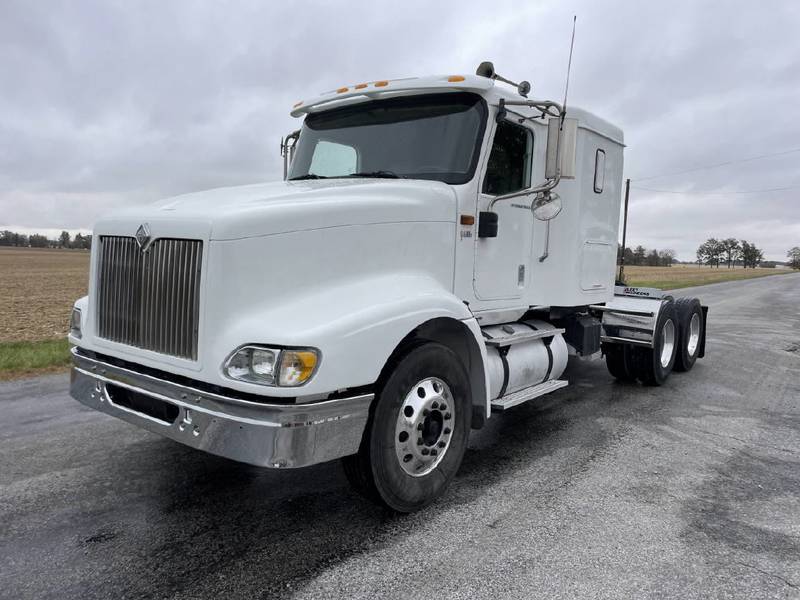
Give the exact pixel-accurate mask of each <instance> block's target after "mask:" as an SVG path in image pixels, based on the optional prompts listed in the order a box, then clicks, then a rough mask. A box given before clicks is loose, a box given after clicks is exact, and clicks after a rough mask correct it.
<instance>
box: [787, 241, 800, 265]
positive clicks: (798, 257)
mask: <svg viewBox="0 0 800 600" xmlns="http://www.w3.org/2000/svg"><path fill="white" fill-rule="evenodd" d="M786 256H787V257H788V258H789V266H790V267H792V268H793V269H800V246H795V247H794V248H792V249H791V250H789V251H788V252H787V253H786Z"/></svg>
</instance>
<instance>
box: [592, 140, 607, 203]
mask: <svg viewBox="0 0 800 600" xmlns="http://www.w3.org/2000/svg"><path fill="white" fill-rule="evenodd" d="M605 182H606V153H605V152H604V151H603V150H600V149H599V148H598V149H597V153H596V154H595V156H594V193H595V194H602V193H603V184H605Z"/></svg>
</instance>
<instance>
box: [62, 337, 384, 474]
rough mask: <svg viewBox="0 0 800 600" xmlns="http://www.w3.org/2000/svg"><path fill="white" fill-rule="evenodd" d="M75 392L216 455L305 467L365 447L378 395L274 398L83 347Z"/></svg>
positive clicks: (111, 411)
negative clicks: (129, 363) (194, 382)
mask: <svg viewBox="0 0 800 600" xmlns="http://www.w3.org/2000/svg"><path fill="white" fill-rule="evenodd" d="M72 355H73V365H74V366H73V369H72V374H71V381H70V394H71V395H72V397H73V398H75V399H76V400H78V401H79V402H81V403H82V404H85V405H86V406H88V407H90V408H93V409H95V410H98V411H100V412H103V413H106V414H109V415H112V416H114V417H117V418H119V419H122V420H123V421H127V422H128V423H132V424H133V425H137V426H138V427H141V428H143V429H146V430H148V431H152V432H153V433H158V434H160V435H163V436H165V437H168V438H170V439H172V440H175V441H177V442H180V443H182V444H185V445H187V446H191V447H192V448H196V449H198V450H203V451H205V452H209V453H211V454H216V455H218V456H223V457H225V458H230V459H232V460H237V461H240V462H245V463H249V464H253V465H257V466H262V467H272V468H293V467H304V466H308V465H313V464H316V463H321V462H325V461H328V460H333V459H336V458H340V457H342V456H347V455H349V454H354V453H356V452H357V451H358V448H359V445H360V444H361V439H362V436H363V433H364V429H365V427H366V424H367V419H368V416H369V407H370V404H371V402H372V399H373V398H374V395H373V394H359V395H355V396H351V397H346V398H337V399H335V400H324V401H320V402H308V403H305V404H269V403H261V402H254V401H248V400H241V399H238V398H231V397H227V396H223V395H219V394H213V393H210V392H205V391H202V390H199V389H196V388H192V387H187V386H184V385H179V384H176V383H173V382H170V381H165V380H162V379H158V378H156V377H153V376H151V375H146V374H144V373H138V372H136V371H133V370H131V369H127V368H123V367H118V366H115V365H111V364H109V363H105V362H103V361H101V360H97V359H93V358H88V357H86V356H83V355H81V354H78V353H77V352H76V351H75V350H74V349H73V352H72Z"/></svg>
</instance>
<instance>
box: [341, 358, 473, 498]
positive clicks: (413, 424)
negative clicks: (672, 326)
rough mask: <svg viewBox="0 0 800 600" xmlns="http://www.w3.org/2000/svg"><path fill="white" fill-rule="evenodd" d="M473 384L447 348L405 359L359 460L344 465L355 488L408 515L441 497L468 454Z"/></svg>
mask: <svg viewBox="0 0 800 600" xmlns="http://www.w3.org/2000/svg"><path fill="white" fill-rule="evenodd" d="M468 381H469V378H468V376H467V372H466V370H465V368H464V366H463V365H462V363H461V361H460V360H459V359H458V357H457V356H456V354H455V353H454V352H453V351H452V350H450V349H449V348H447V347H446V346H443V345H442V344H437V343H426V344H424V345H422V346H419V347H417V348H415V349H414V350H412V351H411V352H409V353H408V354H407V355H406V356H405V357H404V358H402V359H401V360H400V361H399V362H398V363H397V364H396V366H395V368H394V370H393V371H392V373H391V374H390V375H389V377H388V378H387V379H386V382H385V383H384V384H383V386H382V389H381V390H380V391H379V393H378V397H377V398H376V400H375V405H374V407H373V410H372V414H371V416H370V420H369V422H368V424H367V429H366V431H365V433H364V439H363V440H362V443H361V448H360V449H359V452H358V454H356V455H354V456H348V457H346V458H345V459H343V463H344V469H345V474H346V475H347V478H348V479H349V480H350V482H351V484H353V487H355V488H356V490H358V491H359V492H361V493H362V494H364V495H365V496H367V497H369V498H370V499H372V500H375V501H377V502H379V503H380V504H383V505H385V506H387V507H388V508H390V509H392V510H394V511H397V512H401V513H409V512H413V511H415V510H419V509H421V508H423V507H425V506H427V505H428V504H430V503H431V502H433V501H434V500H435V499H436V498H438V497H439V496H441V495H442V493H444V491H445V490H446V489H447V486H448V485H449V484H450V482H451V481H452V480H453V478H454V477H455V474H456V472H457V471H458V468H459V466H460V465H461V460H462V459H463V457H464V452H465V450H466V447H467V438H468V435H469V426H470V418H471V406H472V398H471V394H470V389H469V385H468Z"/></svg>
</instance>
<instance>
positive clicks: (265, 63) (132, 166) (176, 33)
mask: <svg viewBox="0 0 800 600" xmlns="http://www.w3.org/2000/svg"><path fill="white" fill-rule="evenodd" d="M573 13H577V14H578V34H577V40H576V50H575V59H574V64H573V74H572V83H571V86H570V103H572V104H576V105H580V106H583V107H585V108H588V109H590V110H592V111H594V112H597V113H598V114H600V115H601V116H603V117H605V118H607V119H609V120H610V121H612V122H614V123H617V124H619V125H620V126H621V127H622V128H623V129H624V130H625V135H626V141H627V143H628V148H627V150H626V176H629V177H631V178H633V180H634V190H633V194H632V203H631V217H630V234H629V239H630V241H631V243H633V244H637V243H642V244H644V245H647V246H650V247H661V248H664V247H671V248H674V249H676V250H677V251H678V253H679V256H680V257H681V258H683V259H691V258H692V257H693V254H694V249H695V248H696V246H697V244H698V243H699V242H700V241H702V240H703V239H705V238H706V237H709V236H728V235H734V236H738V237H743V238H747V239H750V240H752V241H755V242H756V243H758V244H759V245H761V246H762V247H764V248H765V249H766V252H767V255H768V257H769V258H773V259H781V258H783V255H784V253H785V251H786V249H787V248H788V247H790V246H794V245H797V244H800V205H798V203H797V202H796V201H795V199H796V198H797V197H798V195H799V194H800V188H797V189H794V190H789V191H784V192H773V193H763V194H752V195H740V194H730V195H724V194H723V193H724V192H732V191H737V190H739V191H741V190H754V189H755V190H758V189H766V188H773V187H793V186H794V187H797V186H800V170H798V169H797V165H798V164H800V153H797V154H790V155H785V156H782V157H775V158H772V159H766V160H761V161H752V162H747V163H741V164H737V165H731V166H727V167H720V168H717V169H709V170H704V171H697V172H693V173H687V174H683V175H676V176H670V177H662V178H657V179H649V180H647V181H642V182H641V184H639V183H637V181H636V178H637V177H645V176H649V175H657V174H661V173H670V172H673V171H680V170H684V169H687V168H691V167H693V166H700V165H706V164H713V163H717V162H722V161H725V160H735V159H739V158H746V157H749V156H754V155H759V154H765V153H769V152H775V151H780V150H784V149H788V148H795V147H800V123H799V122H798V120H797V119H796V118H795V115H796V113H797V109H796V107H797V106H798V105H800V41H799V40H798V36H797V35H796V31H797V30H798V27H799V26H800V5H798V4H797V3H794V2H790V1H788V0H787V1H785V2H781V3H779V2H769V3H767V4H766V5H759V6H756V5H753V4H752V3H749V2H728V3H724V4H720V3H699V2H688V1H687V2H670V3H651V2H646V3H645V2H633V1H629V2H603V3H599V2H590V1H587V2H570V3H565V2H555V1H554V2H549V3H535V4H534V3H521V2H518V3H512V2H494V3H484V2H474V3H467V2H436V3H431V2H419V1H411V2H404V3H397V2H358V3H351V4H350V5H348V6H347V7H341V6H338V5H336V4H334V3H325V2H306V3H303V4H296V3H293V4H291V5H290V4H289V3H267V2H260V1H255V0H253V1H250V2H248V1H246V0H243V1H240V2H235V3H224V4H223V3H218V4H211V3H199V2H188V1H187V2H168V3H164V2H135V3H132V2H116V3H115V2H91V1H83V2H80V3H77V2H66V1H64V2H48V3H36V2H27V1H20V2H9V0H3V1H2V3H0V81H2V93H0V227H6V226H15V227H24V228H27V229H31V228H38V229H46V228H61V227H65V228H70V229H78V228H90V227H91V224H92V222H93V221H94V220H95V219H96V218H97V217H98V216H99V215H100V214H102V213H103V212H105V211H107V210H109V209H112V208H113V207H116V206H121V205H125V204H130V203H139V202H146V201H150V200H154V199H157V198H159V197H163V196H168V195H172V194H176V193H181V192H186V191H192V190H199V189H203V188H208V187H219V186H223V185H235V184H239V183H248V182H253V181H261V180H267V179H274V178H277V177H279V176H280V169H281V167H280V159H279V157H278V152H277V149H278V148H277V146H278V140H279V138H280V136H281V135H282V134H284V133H286V132H288V131H290V130H291V129H294V128H295V127H296V125H297V122H296V121H295V120H293V119H291V118H290V117H289V116H288V110H289V107H290V106H291V105H292V104H293V103H294V102H295V101H296V100H298V99H300V98H304V97H309V96H313V95H315V94H317V93H319V92H321V91H323V90H328V89H332V88H335V87H337V86H339V85H342V84H347V83H353V82H356V81H361V80H371V79H378V78H393V77H402V76H408V75H421V74H427V73H450V72H453V73H458V72H472V71H473V70H474V68H475V66H476V65H477V64H478V63H479V62H480V61H481V60H486V59H491V60H493V61H494V62H495V64H496V65H497V67H498V70H499V71H500V72H501V73H504V74H507V75H508V76H509V77H518V78H528V79H530V80H531V81H532V82H533V87H534V93H535V95H536V96H537V97H552V98H559V97H560V96H561V95H562V93H563V84H564V70H565V66H566V58H567V52H568V44H569V32H570V26H571V15H572V14H573ZM644 187H647V188H651V189H663V190H671V191H675V190H680V191H684V192H687V194H685V195H681V194H661V193H654V192H650V191H646V190H644V189H641V188H644ZM703 192H708V194H704V193H703Z"/></svg>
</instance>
